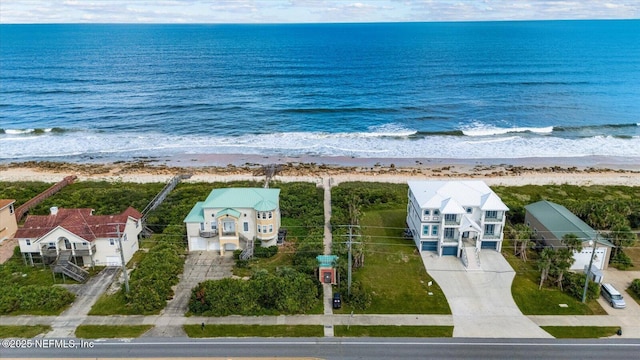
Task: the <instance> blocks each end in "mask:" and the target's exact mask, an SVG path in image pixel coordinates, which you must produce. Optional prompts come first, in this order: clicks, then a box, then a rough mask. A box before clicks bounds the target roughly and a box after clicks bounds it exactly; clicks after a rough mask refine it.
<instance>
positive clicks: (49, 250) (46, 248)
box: [40, 244, 58, 257]
mask: <svg viewBox="0 0 640 360" xmlns="http://www.w3.org/2000/svg"><path fill="white" fill-rule="evenodd" d="M40 253H41V254H42V256H43V257H57V256H58V251H57V249H56V247H55V246H50V245H48V244H44V245H42V246H40Z"/></svg>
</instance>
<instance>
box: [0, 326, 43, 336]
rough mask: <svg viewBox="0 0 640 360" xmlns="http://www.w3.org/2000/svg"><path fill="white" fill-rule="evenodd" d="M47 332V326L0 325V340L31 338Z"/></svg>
mask: <svg viewBox="0 0 640 360" xmlns="http://www.w3.org/2000/svg"><path fill="white" fill-rule="evenodd" d="M49 331H51V326H48V325H33V326H29V325H0V338H2V339H5V338H32V337H34V336H36V335H39V334H43V333H47V332H49Z"/></svg>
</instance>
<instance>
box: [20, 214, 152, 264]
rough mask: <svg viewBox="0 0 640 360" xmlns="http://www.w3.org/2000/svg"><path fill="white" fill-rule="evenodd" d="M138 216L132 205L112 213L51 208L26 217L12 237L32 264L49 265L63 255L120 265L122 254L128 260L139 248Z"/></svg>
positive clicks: (78, 261) (79, 260) (74, 260)
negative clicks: (47, 211)
mask: <svg viewBox="0 0 640 360" xmlns="http://www.w3.org/2000/svg"><path fill="white" fill-rule="evenodd" d="M141 219H142V214H140V212H139V211H138V210H136V209H134V208H132V207H130V208H128V209H126V210H125V211H123V212H122V213H120V214H115V215H93V210H92V209H59V208H57V207H52V208H51V212H50V214H49V215H29V216H27V219H26V220H25V222H24V225H23V226H22V227H21V228H19V229H18V231H16V234H15V238H16V239H18V244H19V245H20V252H21V253H22V256H23V257H24V259H25V262H26V263H28V264H31V265H33V264H34V263H44V264H51V263H54V262H55V261H56V259H58V258H60V256H61V255H65V258H66V259H69V261H70V262H72V263H74V264H75V265H78V266H91V265H97V266H120V265H121V264H122V257H124V261H125V262H127V261H129V260H130V259H131V257H132V256H133V253H135V252H136V251H138V235H139V234H140V232H141V231H142V225H141ZM120 243H122V249H121V248H120ZM121 252H122V255H121Z"/></svg>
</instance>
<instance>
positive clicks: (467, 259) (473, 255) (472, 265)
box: [462, 246, 482, 271]
mask: <svg viewBox="0 0 640 360" xmlns="http://www.w3.org/2000/svg"><path fill="white" fill-rule="evenodd" d="M462 263H463V264H464V267H465V268H466V270H467V271H482V265H481V263H480V251H479V250H478V249H476V247H475V246H465V247H463V248H462Z"/></svg>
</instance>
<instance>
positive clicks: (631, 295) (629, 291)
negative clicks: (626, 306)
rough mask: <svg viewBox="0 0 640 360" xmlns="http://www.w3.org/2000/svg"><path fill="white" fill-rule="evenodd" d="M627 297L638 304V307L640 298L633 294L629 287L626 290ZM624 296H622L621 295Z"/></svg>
mask: <svg viewBox="0 0 640 360" xmlns="http://www.w3.org/2000/svg"><path fill="white" fill-rule="evenodd" d="M626 291H627V295H629V297H628V298H631V299H633V300H634V301H635V302H637V303H638V305H640V296H638V295H637V294H636V293H634V292H633V290H631V286H629V287H628V288H627V289H626ZM622 296H624V295H622Z"/></svg>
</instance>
